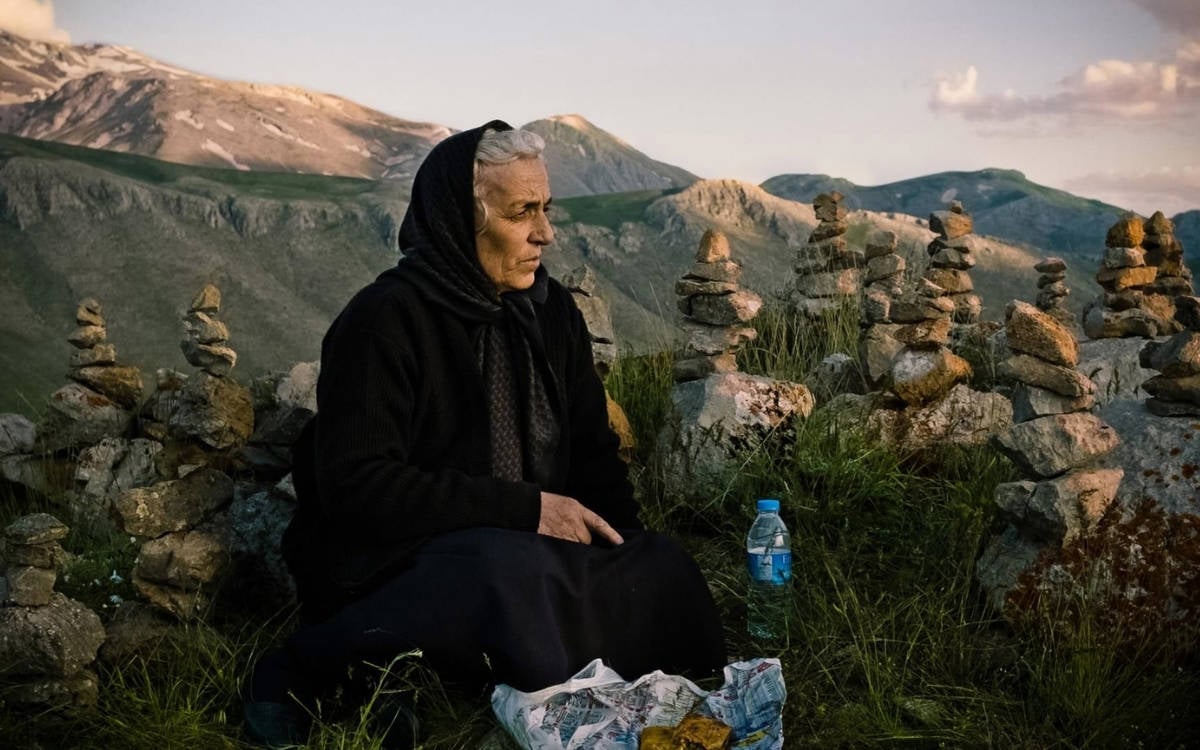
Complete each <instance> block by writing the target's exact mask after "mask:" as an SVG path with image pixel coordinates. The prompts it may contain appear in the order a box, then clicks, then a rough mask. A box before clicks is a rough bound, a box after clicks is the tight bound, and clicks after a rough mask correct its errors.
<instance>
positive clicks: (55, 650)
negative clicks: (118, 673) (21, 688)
mask: <svg viewBox="0 0 1200 750" xmlns="http://www.w3.org/2000/svg"><path fill="white" fill-rule="evenodd" d="M103 641H104V627H103V626H102V625H101V624H100V618H99V617H97V616H96V613H95V612H93V611H91V610H90V609H88V608H87V607H85V606H83V605H82V604H80V603H79V602H77V601H75V600H73V599H68V598H67V597H65V596H63V595H62V594H58V593H55V594H53V595H52V596H51V597H50V602H49V603H48V604H47V605H46V606H44V607H0V677H8V678H11V677H24V676H42V675H44V676H50V677H67V676H69V675H73V674H76V673H78V672H79V671H80V670H82V669H83V668H84V667H85V666H87V665H88V664H91V663H92V662H93V661H94V660H95V659H96V650H97V649H99V648H100V644H101V643H102V642H103Z"/></svg>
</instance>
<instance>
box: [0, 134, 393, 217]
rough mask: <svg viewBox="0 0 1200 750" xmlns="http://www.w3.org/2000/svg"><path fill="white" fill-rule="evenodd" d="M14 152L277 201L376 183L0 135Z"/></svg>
mask: <svg viewBox="0 0 1200 750" xmlns="http://www.w3.org/2000/svg"><path fill="white" fill-rule="evenodd" d="M16 157H30V158H36V159H43V160H49V161H64V162H70V163H79V164H85V165H87V166H89V167H93V168H95V169H100V170H103V171H105V172H109V173H112V174H114V175H118V176H120V177H125V178H128V179H131V180H137V181H139V182H144V183H148V184H151V185H158V186H164V187H171V188H174V189H177V190H183V191H185V192H201V193H207V192H208V191H209V190H211V189H224V190H228V189H236V190H237V191H238V192H239V194H241V195H252V196H257V197H262V198H272V199H278V200H302V199H310V200H322V201H328V200H329V199H330V198H337V197H346V196H350V197H353V196H360V195H363V194H365V193H371V192H375V191H376V190H378V189H379V187H380V183H379V181H377V180H363V179H358V178H354V177H327V176H325V175H306V174H294V173H290V172H266V171H259V170H253V171H239V170H236V169H218V168H213V167H196V166H191V165H186V164H176V163H174V162H168V161H160V160H158V159H152V158H150V157H147V156H137V155H134V154H122V153H119V152H116V151H105V150H102V149H91V148H83V147H80V146H70V145H67V144H65V143H56V142H54V141H42V140H35V139H31V138H21V137H18V136H13V135H0V162H3V161H6V160H8V159H11V158H16Z"/></svg>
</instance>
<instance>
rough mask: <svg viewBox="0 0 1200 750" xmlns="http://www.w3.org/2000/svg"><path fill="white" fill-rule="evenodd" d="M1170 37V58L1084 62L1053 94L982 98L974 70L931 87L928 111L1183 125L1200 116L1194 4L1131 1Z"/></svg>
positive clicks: (1198, 22) (1198, 26)
mask: <svg viewBox="0 0 1200 750" xmlns="http://www.w3.org/2000/svg"><path fill="white" fill-rule="evenodd" d="M1132 2H1134V3H1135V4H1137V5H1138V6H1139V7H1141V8H1143V9H1144V10H1146V11H1147V12H1148V13H1150V14H1151V15H1152V16H1154V18H1155V19H1157V20H1158V22H1159V24H1160V25H1161V26H1162V27H1163V28H1164V29H1166V30H1167V31H1170V32H1172V33H1173V34H1174V35H1175V36H1176V37H1177V38H1176V39H1175V42H1176V44H1177V46H1176V48H1175V51H1174V53H1173V54H1170V55H1167V56H1165V57H1163V58H1161V59H1158V60H1121V59H1116V58H1110V59H1105V60H1097V61H1095V62H1091V63H1088V64H1087V65H1085V66H1083V67H1082V68H1081V69H1079V70H1077V71H1075V72H1074V73H1071V74H1070V75H1068V76H1065V77H1064V78H1062V79H1060V80H1059V81H1058V82H1057V84H1056V85H1055V90H1054V91H1053V93H1050V94H1045V95H1027V96H1022V95H1019V94H1017V93H1016V92H1014V91H1011V90H1010V91H1005V92H1004V93H984V92H982V91H980V89H979V81H980V75H979V71H978V70H977V69H976V68H975V66H974V65H972V66H970V67H968V68H967V70H966V72H964V73H956V74H954V75H950V76H942V77H941V78H939V79H938V80H937V81H935V84H934V89H933V92H932V94H931V95H930V98H929V106H930V108H931V109H933V110H934V111H935V112H946V113H950V114H957V115H961V116H962V117H963V118H965V119H967V120H973V121H982V122H994V123H1015V122H1016V121H1020V120H1038V119H1040V120H1047V119H1050V120H1053V121H1057V122H1059V124H1062V123H1063V122H1069V123H1073V124H1077V125H1078V124H1084V123H1094V122H1097V121H1110V122H1111V121H1168V120H1189V119H1191V118H1194V117H1195V116H1197V115H1200V2H1198V1H1197V0H1132Z"/></svg>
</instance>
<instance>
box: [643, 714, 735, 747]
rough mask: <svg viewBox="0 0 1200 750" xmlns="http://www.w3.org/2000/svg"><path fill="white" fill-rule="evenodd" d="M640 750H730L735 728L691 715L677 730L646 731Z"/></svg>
mask: <svg viewBox="0 0 1200 750" xmlns="http://www.w3.org/2000/svg"><path fill="white" fill-rule="evenodd" d="M638 747H639V748H640V750H729V748H731V747H733V728H732V727H730V726H729V725H728V724H725V723H724V722H721V721H718V720H716V719H713V718H711V717H708V716H701V715H700V714H688V715H687V716H685V717H683V721H681V722H679V726H676V727H646V728H645V729H643V730H642V737H641V741H640V743H639V745H638Z"/></svg>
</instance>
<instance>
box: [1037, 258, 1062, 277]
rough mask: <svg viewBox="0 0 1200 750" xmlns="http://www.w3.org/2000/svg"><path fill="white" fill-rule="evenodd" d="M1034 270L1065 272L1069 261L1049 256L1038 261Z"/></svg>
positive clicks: (1039, 271) (1040, 271)
mask: <svg viewBox="0 0 1200 750" xmlns="http://www.w3.org/2000/svg"><path fill="white" fill-rule="evenodd" d="M1033 270H1035V271H1037V272H1038V273H1065V272H1066V270H1067V262H1066V261H1065V260H1063V259H1062V258H1057V257H1053V256H1051V257H1049V258H1043V259H1042V260H1040V261H1038V262H1037V263H1036V264H1035V265H1034V267H1033Z"/></svg>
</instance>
